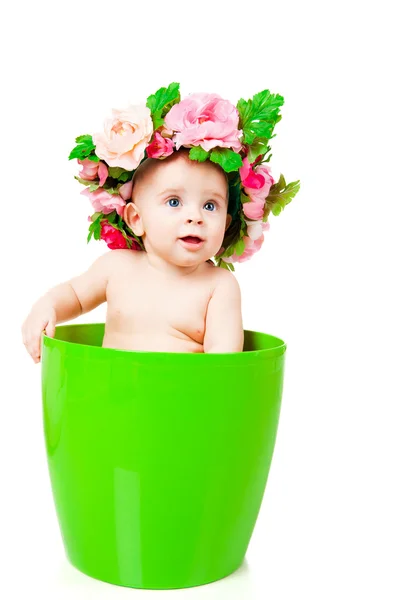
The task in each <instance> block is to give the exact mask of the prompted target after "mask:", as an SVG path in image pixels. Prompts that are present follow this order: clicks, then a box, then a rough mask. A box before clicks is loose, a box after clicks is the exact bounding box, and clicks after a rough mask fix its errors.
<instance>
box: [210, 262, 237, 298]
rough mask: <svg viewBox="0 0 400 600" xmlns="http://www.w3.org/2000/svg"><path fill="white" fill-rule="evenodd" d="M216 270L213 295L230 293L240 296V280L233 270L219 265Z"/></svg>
mask: <svg viewBox="0 0 400 600" xmlns="http://www.w3.org/2000/svg"><path fill="white" fill-rule="evenodd" d="M215 271H216V273H215V279H214V281H215V284H214V291H213V295H217V296H222V295H223V294H230V295H233V296H234V297H240V295H241V293H240V286H239V282H238V280H237V279H236V277H235V275H234V274H233V273H232V271H228V270H227V269H223V268H221V267H219V268H218V267H217V268H216V269H215Z"/></svg>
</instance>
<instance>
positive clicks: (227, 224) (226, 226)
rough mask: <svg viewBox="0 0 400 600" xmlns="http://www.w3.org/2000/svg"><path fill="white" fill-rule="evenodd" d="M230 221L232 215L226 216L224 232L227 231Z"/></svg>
mask: <svg viewBox="0 0 400 600" xmlns="http://www.w3.org/2000/svg"><path fill="white" fill-rule="evenodd" d="M231 221H232V215H230V214H227V215H226V225H225V231H226V230H227V229H228V227H229V225H230V224H231Z"/></svg>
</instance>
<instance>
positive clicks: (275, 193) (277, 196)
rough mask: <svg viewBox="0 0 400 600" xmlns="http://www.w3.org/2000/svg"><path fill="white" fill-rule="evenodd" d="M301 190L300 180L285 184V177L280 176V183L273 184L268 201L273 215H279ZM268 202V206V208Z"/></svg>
mask: <svg viewBox="0 0 400 600" xmlns="http://www.w3.org/2000/svg"><path fill="white" fill-rule="evenodd" d="M299 190H300V180H298V181H292V182H291V183H288V184H287V185H286V184H285V178H284V177H283V175H281V176H280V178H279V181H278V183H276V184H274V185H273V186H271V189H270V191H269V194H268V196H267V201H268V204H269V206H270V207H271V212H272V214H273V215H275V216H278V215H279V214H280V213H281V212H282V210H283V209H284V208H285V206H287V205H288V204H289V203H290V202H291V201H292V200H293V198H294V197H295V196H296V194H297V193H298V191H299ZM268 204H266V208H268Z"/></svg>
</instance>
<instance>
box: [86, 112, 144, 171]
mask: <svg viewBox="0 0 400 600" xmlns="http://www.w3.org/2000/svg"><path fill="white" fill-rule="evenodd" d="M152 135H153V121H152V120H151V113H150V109H149V108H148V107H147V106H146V105H145V104H138V105H131V106H129V107H128V108H127V109H124V110H116V109H113V110H112V118H111V119H106V120H105V122H104V132H101V133H95V134H94V135H92V139H93V143H94V144H95V146H96V150H95V152H96V154H97V156H98V157H99V158H102V159H103V160H105V161H106V163H107V164H108V165H109V166H110V167H122V168H123V169H126V170H127V171H133V170H134V169H136V167H137V166H138V165H139V163H140V162H141V161H142V160H143V158H144V151H145V149H146V146H147V144H148V143H149V142H150V139H151V136H152Z"/></svg>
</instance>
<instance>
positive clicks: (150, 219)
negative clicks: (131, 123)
mask: <svg viewBox="0 0 400 600" xmlns="http://www.w3.org/2000/svg"><path fill="white" fill-rule="evenodd" d="M154 161H157V164H156V165H155V163H154ZM132 200H133V203H129V204H128V205H127V207H126V212H125V220H126V221H127V222H128V224H129V225H130V227H131V229H132V230H133V232H134V233H135V234H136V235H139V236H142V239H143V243H144V246H145V248H146V251H147V252H151V253H155V254H157V255H158V256H160V257H162V258H164V259H165V260H167V261H168V262H172V263H173V264H175V265H180V266H191V265H196V264H200V263H203V262H205V261H207V260H208V259H209V258H211V257H212V256H214V255H215V254H216V253H217V252H218V251H219V250H220V248H221V246H222V242H223V239H224V234H225V230H226V229H227V227H228V226H229V223H230V220H231V217H230V215H228V214H227V210H228V184H227V181H226V177H225V176H224V174H223V173H222V172H221V170H220V169H219V167H217V166H216V165H213V164H210V163H209V162H207V161H206V162H204V163H199V162H195V161H191V160H190V159H189V158H188V156H187V153H184V152H183V153H177V154H176V155H172V156H171V157H169V158H168V159H166V160H163V161H161V160H159V159H153V163H152V165H149V166H148V170H147V172H146V173H145V175H144V177H142V178H139V179H138V181H137V183H135V185H134V188H133V195H132ZM185 236H197V237H200V238H202V240H204V241H203V242H202V243H200V244H192V243H190V242H185V241H183V240H182V238H183V237H185Z"/></svg>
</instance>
